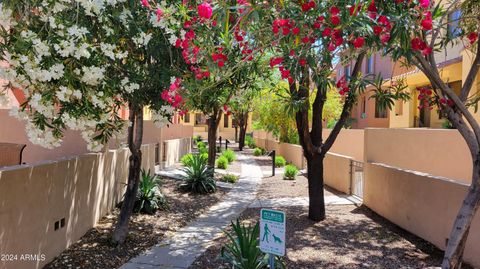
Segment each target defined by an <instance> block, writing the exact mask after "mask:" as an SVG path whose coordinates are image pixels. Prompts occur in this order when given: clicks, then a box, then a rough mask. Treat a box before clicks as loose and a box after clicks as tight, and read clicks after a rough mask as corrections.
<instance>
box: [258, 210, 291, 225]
mask: <svg viewBox="0 0 480 269" xmlns="http://www.w3.org/2000/svg"><path fill="white" fill-rule="evenodd" d="M262 219H264V220H271V221H275V222H285V213H283V212H280V211H274V210H268V209H263V210H262Z"/></svg>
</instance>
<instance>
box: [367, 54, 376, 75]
mask: <svg viewBox="0 0 480 269" xmlns="http://www.w3.org/2000/svg"><path fill="white" fill-rule="evenodd" d="M373 60H374V58H373V55H372V56H370V57H368V59H367V74H373V73H374V72H375V71H374V68H375V63H374V61H373Z"/></svg>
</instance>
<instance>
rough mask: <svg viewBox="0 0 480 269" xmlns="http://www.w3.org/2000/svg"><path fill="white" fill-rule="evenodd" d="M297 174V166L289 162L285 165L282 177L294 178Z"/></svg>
mask: <svg viewBox="0 0 480 269" xmlns="http://www.w3.org/2000/svg"><path fill="white" fill-rule="evenodd" d="M297 175H298V168H297V167H296V166H295V165H292V164H289V165H287V166H285V173H284V174H283V179H286V180H295V178H296V177H297Z"/></svg>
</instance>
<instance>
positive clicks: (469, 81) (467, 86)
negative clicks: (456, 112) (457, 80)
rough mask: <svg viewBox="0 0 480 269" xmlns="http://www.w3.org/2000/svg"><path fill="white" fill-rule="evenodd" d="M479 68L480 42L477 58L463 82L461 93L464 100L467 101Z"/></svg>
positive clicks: (461, 98)
mask: <svg viewBox="0 0 480 269" xmlns="http://www.w3.org/2000/svg"><path fill="white" fill-rule="evenodd" d="M479 69H480V43H478V44H477V52H476V55H475V59H474V60H473V63H472V67H471V68H470V71H469V72H468V75H467V78H466V79H465V82H464V83H463V87H462V91H461V93H460V100H462V102H465V101H466V100H467V98H468V95H469V93H470V91H471V89H472V85H473V82H474V81H475V77H476V76H477V74H478V70H479Z"/></svg>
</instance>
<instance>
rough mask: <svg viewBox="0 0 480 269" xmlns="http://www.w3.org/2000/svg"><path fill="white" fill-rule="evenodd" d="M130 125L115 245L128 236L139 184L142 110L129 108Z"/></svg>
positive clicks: (114, 235)
mask: <svg viewBox="0 0 480 269" xmlns="http://www.w3.org/2000/svg"><path fill="white" fill-rule="evenodd" d="M129 118H130V123H131V126H130V127H129V128H128V147H129V149H130V153H131V155H130V158H129V167H128V182H127V189H126V191H125V195H124V199H123V203H122V208H121V210H120V216H119V217H118V222H117V225H116V227H115V230H114V232H113V241H114V242H115V243H117V244H123V243H124V242H125V239H126V238H127V235H128V223H129V222H130V217H131V215H132V212H133V207H134V205H135V200H136V197H137V192H138V185H139V183H140V170H141V164H142V152H141V150H140V147H141V146H142V137H143V112H142V109H139V108H136V107H133V106H130V116H129Z"/></svg>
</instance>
